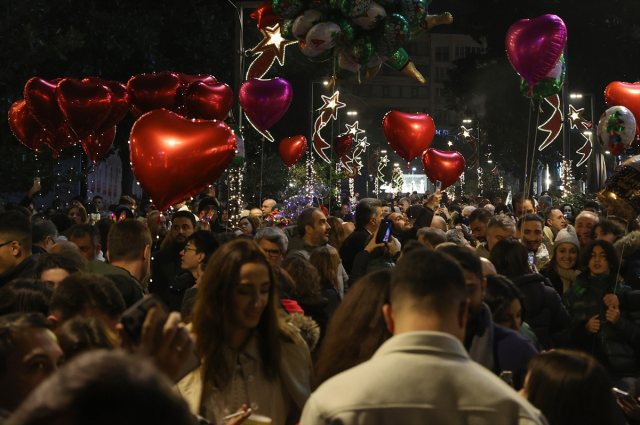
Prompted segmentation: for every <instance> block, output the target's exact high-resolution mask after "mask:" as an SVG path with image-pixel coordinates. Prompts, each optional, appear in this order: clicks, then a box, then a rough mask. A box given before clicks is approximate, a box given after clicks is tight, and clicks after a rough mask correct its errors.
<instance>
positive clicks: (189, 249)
mask: <svg viewBox="0 0 640 425" xmlns="http://www.w3.org/2000/svg"><path fill="white" fill-rule="evenodd" d="M184 250H185V251H196V252H198V248H193V247H190V246H189V245H185V246H184Z"/></svg>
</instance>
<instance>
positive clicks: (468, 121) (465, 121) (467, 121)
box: [462, 120, 473, 123]
mask: <svg viewBox="0 0 640 425" xmlns="http://www.w3.org/2000/svg"><path fill="white" fill-rule="evenodd" d="M462 122H463V123H470V122H473V120H462Z"/></svg>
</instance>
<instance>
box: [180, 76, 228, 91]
mask: <svg viewBox="0 0 640 425" xmlns="http://www.w3.org/2000/svg"><path fill="white" fill-rule="evenodd" d="M177 75H178V78H179V79H180V85H181V86H182V88H183V89H186V88H187V87H188V86H189V85H190V84H193V83H197V82H198V81H202V82H204V83H207V84H215V83H217V82H218V80H216V78H215V77H214V76H212V75H208V74H197V75H189V74H183V73H181V72H178V73H177Z"/></svg>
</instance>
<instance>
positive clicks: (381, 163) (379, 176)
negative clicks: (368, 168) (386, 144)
mask: <svg viewBox="0 0 640 425" xmlns="http://www.w3.org/2000/svg"><path fill="white" fill-rule="evenodd" d="M388 163H389V158H388V157H387V155H385V156H383V157H382V158H380V159H379V160H378V170H377V173H376V178H375V179H374V180H375V191H376V195H379V194H380V182H382V183H384V173H383V172H382V170H383V169H384V167H386V166H387V164H388Z"/></svg>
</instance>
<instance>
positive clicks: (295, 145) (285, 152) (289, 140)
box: [280, 136, 307, 168]
mask: <svg viewBox="0 0 640 425" xmlns="http://www.w3.org/2000/svg"><path fill="white" fill-rule="evenodd" d="M306 150H307V139H306V138H305V137H304V136H293V137H285V138H284V139H282V140H281V141H280V158H282V161H284V163H285V164H286V165H287V167H289V168H291V167H293V164H295V163H296V162H298V161H300V158H302V156H303V155H304V153H305V152H306Z"/></svg>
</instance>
